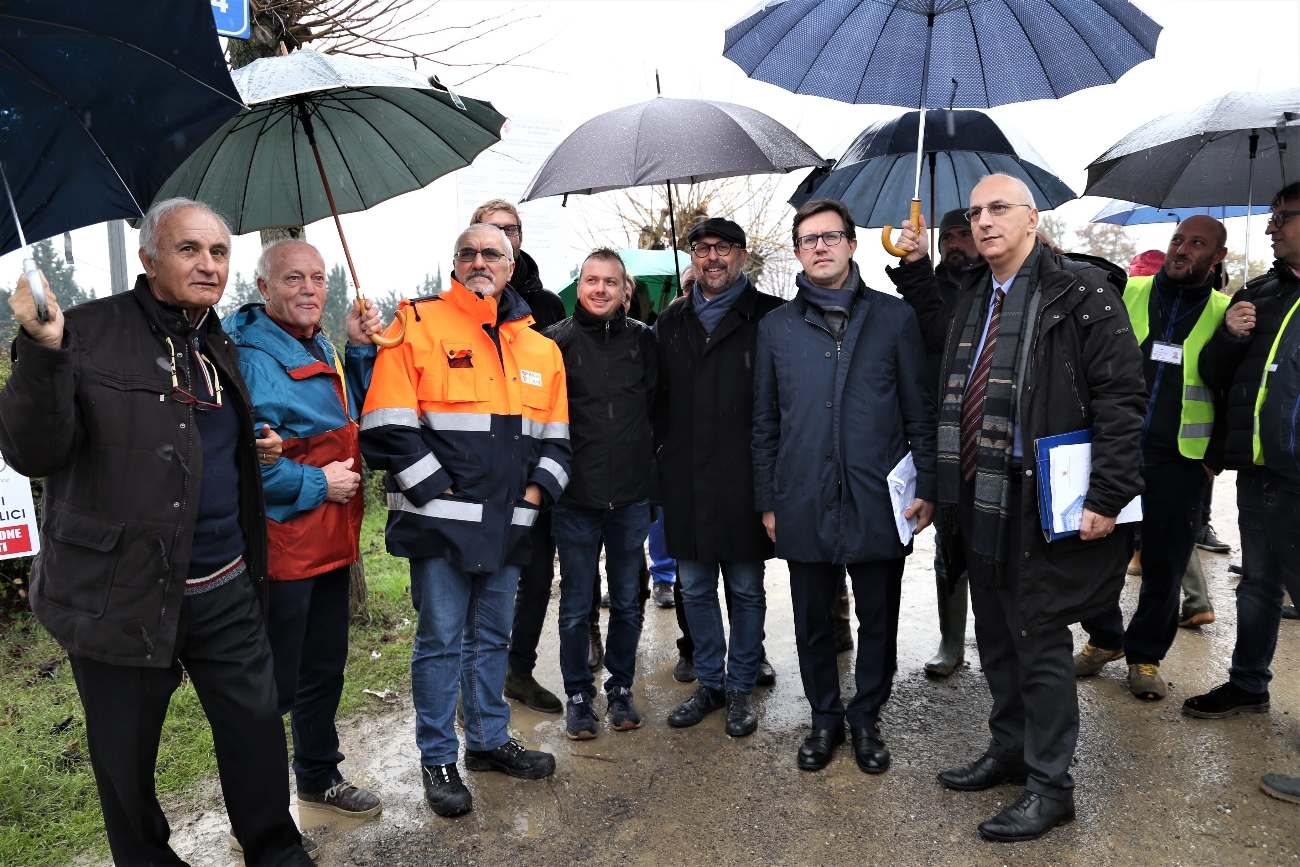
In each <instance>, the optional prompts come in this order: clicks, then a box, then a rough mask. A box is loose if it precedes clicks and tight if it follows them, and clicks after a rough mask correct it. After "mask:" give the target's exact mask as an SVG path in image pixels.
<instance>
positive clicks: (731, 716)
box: [727, 689, 758, 738]
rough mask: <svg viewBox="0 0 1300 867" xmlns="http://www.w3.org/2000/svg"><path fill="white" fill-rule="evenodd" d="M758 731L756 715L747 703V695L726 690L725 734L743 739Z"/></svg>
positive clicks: (751, 706)
mask: <svg viewBox="0 0 1300 867" xmlns="http://www.w3.org/2000/svg"><path fill="white" fill-rule="evenodd" d="M757 730H758V713H757V712H756V711H755V710H754V707H753V705H751V704H750V703H749V694H748V693H744V692H737V691H736V690H734V689H729V690H727V734H728V735H730V736H731V737H733V738H743V737H745V736H746V735H752V734H753V733H754V732H755V731H757Z"/></svg>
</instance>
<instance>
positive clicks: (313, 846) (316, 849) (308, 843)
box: [226, 831, 320, 861]
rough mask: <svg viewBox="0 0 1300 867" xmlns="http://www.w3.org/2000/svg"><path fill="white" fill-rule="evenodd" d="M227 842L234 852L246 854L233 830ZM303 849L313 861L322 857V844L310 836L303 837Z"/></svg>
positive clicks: (227, 835)
mask: <svg viewBox="0 0 1300 867" xmlns="http://www.w3.org/2000/svg"><path fill="white" fill-rule="evenodd" d="M226 842H227V843H229V844H230V849H231V851H232V852H238V853H239V854H241V855H242V854H244V847H243V846H241V845H239V841H238V840H236V839H235V834H234V832H233V831H232V832H230V833H228V834H226ZM302 851H304V852H306V853H307V857H308V858H310V859H311V860H313V861H315V860H316V859H317V858H319V857H320V846H319V845H318V844H317V843H316V841H315V840H313V839H311V838H310V837H303V838H302Z"/></svg>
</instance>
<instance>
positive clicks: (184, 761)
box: [0, 502, 415, 867]
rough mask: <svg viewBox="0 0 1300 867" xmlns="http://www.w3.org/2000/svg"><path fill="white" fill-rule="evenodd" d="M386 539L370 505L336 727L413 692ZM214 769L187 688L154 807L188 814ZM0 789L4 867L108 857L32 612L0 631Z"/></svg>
mask: <svg viewBox="0 0 1300 867" xmlns="http://www.w3.org/2000/svg"><path fill="white" fill-rule="evenodd" d="M383 534H384V509H383V508H382V507H380V506H377V505H376V504H374V503H373V502H368V503H367V509H366V519H365V524H364V525H363V529H362V532H361V552H362V556H363V558H364V560H365V564H366V580H367V583H368V585H369V591H370V594H369V600H368V606H367V609H366V611H365V612H363V613H362V615H361V616H360V617H358V618H357V622H354V623H353V625H352V630H351V649H350V651H349V654H348V667H347V676H346V681H345V686H344V689H343V699H342V702H341V705H340V708H339V718H340V719H344V718H346V717H349V716H352V715H354V714H358V713H379V712H382V711H383V710H385V709H386V705H385V704H384V703H383V702H382V701H381V700H380V699H378V698H375V697H373V696H370V695H367V694H365V692H364V690H366V689H371V690H374V691H375V692H381V693H382V692H383V691H384V690H392V691H393V692H396V693H402V694H407V693H409V692H410V642H411V639H412V636H413V635H414V633H415V630H414V625H413V619H414V613H413V611H412V609H411V597H410V572H409V569H408V566H407V561H406V560H401V559H398V558H395V557H390V556H388V554H387V553H385V551H384V542H383V538H384V535H383ZM286 731H287V720H286ZM216 770H217V769H216V761H215V759H214V758H213V753H212V731H211V729H210V728H209V726H208V722H207V719H206V718H205V717H204V716H203V708H202V707H201V706H200V705H199V700H198V696H197V695H196V694H195V692H194V688H193V686H192V685H191V684H190V683H189V681H188V680H186V681H185V682H183V683H182V684H181V687H180V688H179V689H178V690H176V693H175V694H174V695H173V696H172V701H171V707H170V709H169V711H168V715H167V722H166V724H165V725H164V726H163V733H162V743H161V745H160V747H159V750H158V775H157V782H158V797H159V800H161V801H162V802H163V804H164V805H185V804H186V803H187V801H188V800H189V799H190V798H192V797H193V796H192V795H191V794H190V793H191V792H192V791H193V790H194V787H195V784H197V783H199V782H200V781H201V780H203V779H204V778H207V777H211V776H214V775H215V774H216ZM0 780H3V781H4V783H3V785H0V865H3V867H11V865H12V867H18V865H22V867H55V865H62V864H66V863H68V862H70V861H71V860H72V859H73V858H75V857H76V856H78V855H80V854H83V853H84V854H92V855H93V854H99V853H106V852H107V851H108V842H107V840H106V839H105V837H104V832H103V819H102V816H101V815H100V810H99V799H98V796H97V794H96V792H95V778H94V774H93V773H92V771H91V767H90V757H89V753H88V752H87V749H86V729H85V720H84V717H83V715H82V710H81V702H80V701H79V700H78V698H77V688H76V684H75V683H74V682H73V679H72V669H71V668H70V667H69V666H68V665H67V657H66V655H65V654H64V653H63V649H62V648H60V647H59V646H58V644H56V643H55V641H54V639H52V638H51V637H50V636H49V633H47V632H46V631H45V630H44V628H42V627H41V625H40V624H38V623H37V622H36V620H35V618H33V617H32V616H31V613H30V612H25V613H22V614H17V613H16V614H15V615H13V617H12V618H11V619H10V620H9V622H8V623H7V624H4V625H0Z"/></svg>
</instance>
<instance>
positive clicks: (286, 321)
mask: <svg viewBox="0 0 1300 867" xmlns="http://www.w3.org/2000/svg"><path fill="white" fill-rule="evenodd" d="M326 289H327V281H326V277H325V259H324V258H323V257H322V256H321V254H320V251H319V250H317V249H316V248H315V247H313V246H312V245H311V244H308V243H307V242H306V241H298V240H285V241H277V242H275V243H274V244H271V245H269V246H267V248H266V249H264V250H263V251H262V255H261V256H259V257H258V259H257V290H258V291H259V292H261V293H262V298H263V299H265V301H266V312H267V313H269V314H270V315H271V318H273V319H274V320H275V321H276V322H279V323H280V324H281V325H286V326H291V327H292V328H293V329H295V333H298V334H300V335H306V334H311V333H312V332H313V330H314V329H315V328H316V327H317V326H318V325H319V324H320V318H321V314H322V313H324V312H325V295H326Z"/></svg>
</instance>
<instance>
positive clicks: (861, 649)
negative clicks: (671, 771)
mask: <svg viewBox="0 0 1300 867" xmlns="http://www.w3.org/2000/svg"><path fill="white" fill-rule="evenodd" d="M788 562H789V566H790V599H791V602H792V604H793V606H794V643H795V647H796V648H797V649H798V651H799V674H800V676H801V677H802V678H803V692H804V696H805V697H807V699H808V703H809V704H810V705H812V725H813V728H814V729H833V728H835V727H836V726H843V725H844V720H845V717H847V718H848V721H849V725H851V726H853V727H855V728H871V727H874V726H875V725H876V722H877V720H878V719H879V717H880V708H881V707H882V706H883V705H884V704H885V702H886V701H888V700H889V693H890V691H891V690H892V689H893V685H894V672H895V671H896V670H897V669H898V605H899V600H900V599H901V598H902V592H903V563H904V562H905V558H903V557H898V558H897V559H894V560H879V561H875V562H872V563H850V564H848V572H849V579H850V580H851V581H852V582H853V603H854V607H855V610H856V611H857V614H858V657H857V663H856V665H855V671H854V677H855V680H856V682H857V694H855V695H854V696H853V698H852V699H850V700H849V704H848V707H847V708H846V707H845V705H844V702H843V701H841V700H840V670H839V665H838V663H837V661H836V653H835V601H836V600H837V599H839V596H840V589H841V588H842V587H843V586H844V567H843V566H838V565H835V564H832V563H799V562H797V561H794V560H790V561H788Z"/></svg>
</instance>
